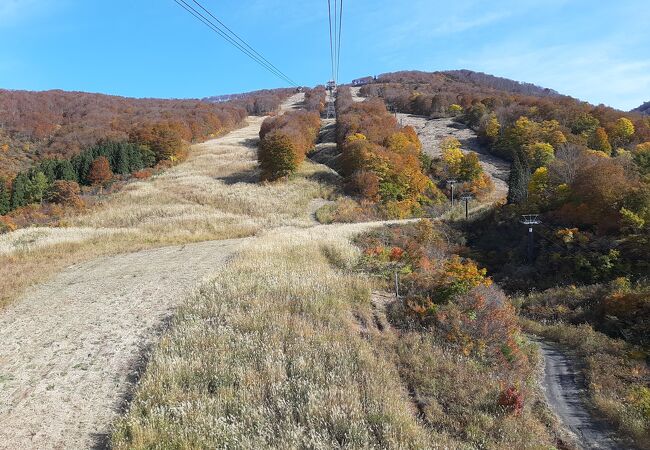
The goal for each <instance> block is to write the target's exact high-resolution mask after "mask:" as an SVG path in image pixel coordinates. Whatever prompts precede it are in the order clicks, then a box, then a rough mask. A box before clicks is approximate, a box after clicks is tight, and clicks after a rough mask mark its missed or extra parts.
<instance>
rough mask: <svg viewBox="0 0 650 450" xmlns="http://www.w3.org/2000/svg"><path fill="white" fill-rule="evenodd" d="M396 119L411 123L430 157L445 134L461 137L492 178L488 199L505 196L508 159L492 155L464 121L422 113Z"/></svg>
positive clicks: (467, 149) (437, 150)
mask: <svg viewBox="0 0 650 450" xmlns="http://www.w3.org/2000/svg"><path fill="white" fill-rule="evenodd" d="M397 119H398V120H399V121H400V123H402V124H403V125H410V126H412V127H413V128H415V130H416V131H417V133H418V136H419V138H420V141H421V142H422V147H423V149H424V151H425V152H426V153H427V154H428V155H429V156H433V157H437V156H440V155H441V150H440V144H441V143H442V141H443V140H444V139H445V138H447V137H453V138H456V139H458V140H459V141H460V143H461V144H462V146H463V150H464V151H469V150H471V151H473V152H476V153H477V154H478V156H479V160H480V161H481V166H482V167H483V170H485V172H486V173H487V174H488V175H490V177H491V178H492V181H494V187H495V191H494V193H493V195H492V197H493V198H491V200H493V201H498V200H500V199H503V198H506V197H507V196H508V177H509V175H510V163H509V162H508V161H505V160H503V159H501V158H498V157H496V156H494V155H491V154H489V153H488V152H487V150H485V149H484V148H483V146H481V144H480V143H479V141H478V137H477V136H476V133H475V132H474V131H472V130H471V129H470V128H467V127H466V126H464V125H463V124H459V123H456V122H454V121H453V120H452V119H427V118H426V117H421V116H412V115H410V114H398V115H397Z"/></svg>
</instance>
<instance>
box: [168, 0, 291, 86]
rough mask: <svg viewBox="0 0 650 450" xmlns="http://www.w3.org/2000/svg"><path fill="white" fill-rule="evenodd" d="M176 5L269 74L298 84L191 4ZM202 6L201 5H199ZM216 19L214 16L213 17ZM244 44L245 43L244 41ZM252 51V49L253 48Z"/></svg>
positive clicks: (180, 1)
mask: <svg viewBox="0 0 650 450" xmlns="http://www.w3.org/2000/svg"><path fill="white" fill-rule="evenodd" d="M174 2H176V4H178V5H179V6H180V7H182V8H183V9H185V10H186V11H187V12H189V13H190V14H191V15H193V16H194V17H195V18H196V19H198V20H199V21H200V22H202V23H203V24H204V25H206V26H207V27H208V28H210V29H211V30H212V31H214V32H215V33H217V34H219V35H220V36H221V37H222V38H223V39H225V40H226V41H227V42H228V43H230V44H231V45H233V46H234V47H235V48H237V49H238V50H239V51H241V52H242V53H244V54H245V55H246V56H248V57H249V58H251V59H252V60H253V61H255V62H256V63H258V64H259V65H261V66H262V67H264V68H265V69H267V70H268V71H269V72H271V73H272V74H273V75H275V76H277V77H278V78H280V79H282V80H283V81H285V82H287V83H288V84H289V85H291V86H296V87H297V84H296V83H295V82H293V81H292V80H291V79H290V78H289V77H288V76H286V75H285V74H284V73H283V72H281V71H280V70H278V69H277V68H276V67H275V66H273V65H272V64H270V63H269V62H268V61H266V60H265V59H264V58H261V57H260V56H257V55H256V54H255V53H257V52H255V53H253V51H254V50H253V51H251V50H248V49H247V48H246V47H245V46H243V45H242V44H240V43H239V42H237V41H236V40H235V39H234V38H232V37H230V36H229V35H228V34H227V33H226V32H225V31H224V30H223V29H221V28H220V27H219V26H218V25H217V24H215V23H214V22H212V21H211V20H210V19H209V18H208V17H206V16H204V15H203V14H201V12H200V11H198V10H196V9H195V8H193V7H192V6H191V5H190V4H188V3H186V2H185V0H174ZM199 6H201V5H199ZM213 17H214V16H213ZM242 42H244V41H243V40H242ZM251 49H252V48H251Z"/></svg>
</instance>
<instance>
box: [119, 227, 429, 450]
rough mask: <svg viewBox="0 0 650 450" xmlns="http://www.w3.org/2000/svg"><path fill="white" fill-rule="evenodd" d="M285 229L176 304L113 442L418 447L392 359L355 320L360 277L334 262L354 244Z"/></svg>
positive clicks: (421, 443) (363, 286)
mask: <svg viewBox="0 0 650 450" xmlns="http://www.w3.org/2000/svg"><path fill="white" fill-rule="evenodd" d="M287 237H288V236H286V235H284V234H281V233H280V234H275V235H271V236H269V237H266V238H264V239H263V240H262V241H261V242H258V243H256V244H255V245H252V246H251V247H250V248H249V249H248V250H246V251H244V252H243V253H242V254H241V255H239V257H237V258H236V260H235V261H233V262H232V263H231V264H230V265H229V266H228V267H227V268H226V269H224V270H223V271H222V272H221V273H219V274H217V275H216V276H215V278H214V280H213V281H212V282H210V283H208V284H206V285H205V286H204V287H203V289H201V291H200V292H199V293H198V294H197V295H196V296H195V297H193V298H191V299H188V301H186V302H185V304H184V305H183V306H182V307H181V309H180V311H179V313H178V315H177V317H176V318H175V319H174V321H173V324H172V329H171V331H170V332H169V334H168V335H167V336H165V337H164V339H163V341H162V342H161V344H160V346H159V347H158V349H157V351H156V352H155V353H154V355H153V358H152V360H151V362H150V365H149V368H148V370H147V373H146V375H145V377H144V379H143V380H142V382H141V384H140V386H139V388H138V392H137V396H136V398H135V401H134V403H133V405H132V408H131V411H130V412H129V414H128V415H127V416H126V417H125V418H124V419H123V420H121V421H120V423H118V425H117V428H116V432H115V435H114V445H115V447H116V448H118V449H121V448H148V447H149V446H151V445H155V444H160V443H162V442H165V445H168V446H169V447H175V448H216V447H219V448H335V447H341V446H344V447H350V448H366V447H379V446H381V447H391V448H397V447H399V446H404V447H405V448H424V447H427V445H426V442H427V437H428V436H427V432H426V431H425V430H424V429H423V428H422V427H421V426H420V425H419V424H418V423H417V421H416V420H415V417H414V415H413V414H412V413H411V410H410V404H409V400H408V395H407V392H405V390H404V389H403V388H402V386H401V385H400V382H399V376H398V374H397V373H396V370H395V367H393V366H392V365H391V364H389V363H388V362H387V361H385V360H384V358H383V355H382V354H381V353H380V352H379V353H378V352H375V351H374V350H373V348H372V345H371V344H370V343H368V342H367V341H365V340H364V339H363V338H362V337H361V335H360V334H359V333H358V329H357V325H356V323H355V322H354V320H353V317H352V314H351V310H352V308H355V307H359V308H368V307H369V293H370V291H369V285H368V283H367V282H366V280H364V279H362V278H359V277H356V276H354V275H349V274H345V273H343V272H341V271H340V269H337V268H336V267H333V266H332V265H331V261H335V262H336V264H337V265H338V266H339V268H344V267H349V265H350V264H353V263H354V261H355V254H354V251H353V250H352V248H351V246H350V245H349V244H348V243H347V242H346V241H345V239H341V238H337V237H334V236H327V237H324V236H323V235H322V234H321V233H313V234H312V233H310V232H308V231H307V232H297V231H296V232H294V233H292V235H291V239H290V240H289V239H287ZM328 257H329V258H328Z"/></svg>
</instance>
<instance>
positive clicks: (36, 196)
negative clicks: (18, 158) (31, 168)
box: [27, 172, 50, 203]
mask: <svg viewBox="0 0 650 450" xmlns="http://www.w3.org/2000/svg"><path fill="white" fill-rule="evenodd" d="M49 185H50V183H49V182H48V180H47V177H46V176H45V174H44V173H43V172H36V173H35V174H34V175H33V176H32V177H31V178H30V179H29V181H28V183H27V202H28V203H41V202H42V201H43V197H44V196H45V192H46V191H47V188H48V187H49Z"/></svg>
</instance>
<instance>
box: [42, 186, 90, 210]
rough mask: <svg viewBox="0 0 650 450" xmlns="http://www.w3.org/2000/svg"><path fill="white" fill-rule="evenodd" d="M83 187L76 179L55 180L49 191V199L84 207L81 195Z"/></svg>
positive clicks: (61, 203) (65, 204) (62, 203)
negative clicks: (80, 186)
mask: <svg viewBox="0 0 650 450" xmlns="http://www.w3.org/2000/svg"><path fill="white" fill-rule="evenodd" d="M80 192H81V189H80V188H79V184H77V183H75V182H74V181H65V180H57V181H55V182H54V184H53V185H52V187H51V188H50V191H49V193H48V200H49V201H51V202H53V203H59V204H60V205H64V206H72V207H74V208H82V207H83V206H84V202H83V200H82V199H81V197H79V194H80Z"/></svg>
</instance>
